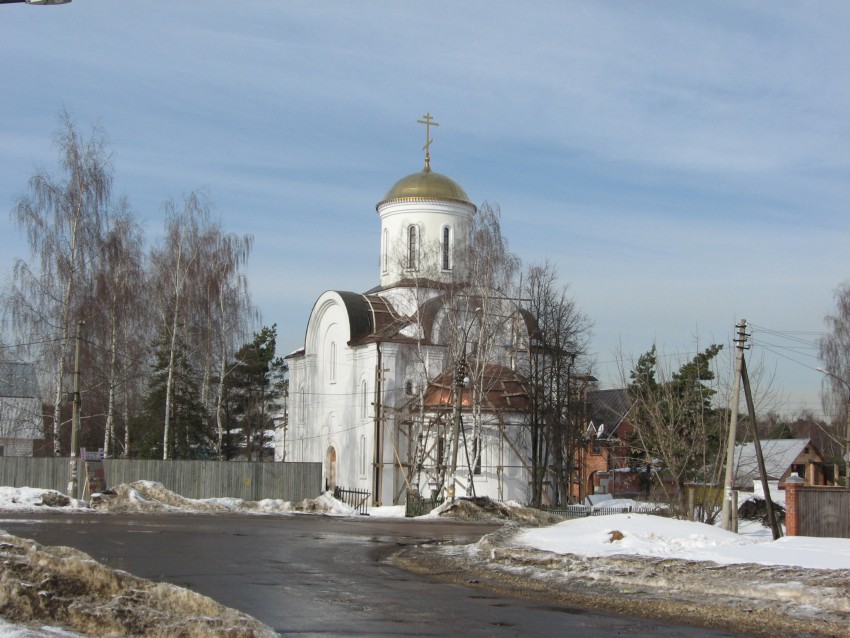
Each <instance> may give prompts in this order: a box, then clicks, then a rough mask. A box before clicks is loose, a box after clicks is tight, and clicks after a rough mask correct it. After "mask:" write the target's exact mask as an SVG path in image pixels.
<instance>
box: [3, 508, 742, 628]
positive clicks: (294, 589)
mask: <svg viewBox="0 0 850 638" xmlns="http://www.w3.org/2000/svg"><path fill="white" fill-rule="evenodd" d="M0 529H3V530H5V531H7V532H8V533H10V534H14V535H16V536H21V537H25V538H32V539H34V540H36V541H37V542H39V543H41V544H44V545H68V546H71V547H75V548H77V549H80V550H82V551H84V552H86V553H87V554H89V555H91V556H93V557H94V558H96V559H97V560H98V561H100V562H102V563H104V564H106V565H109V566H111V567H114V568H117V569H123V570H125V571H128V572H131V573H133V574H135V575H137V576H141V577H143V578H148V579H151V580H156V581H166V582H170V583H174V584H176V585H180V586H183V587H187V588H189V589H192V590H194V591H196V592H199V593H202V594H204V595H207V596H210V597H211V598H214V599H215V600H217V601H219V602H221V603H223V604H225V605H227V606H229V607H233V608H236V609H239V610H240V611H243V612H245V613H247V614H249V615H251V616H254V617H255V618H257V619H259V620H261V621H262V622H264V623H266V624H267V625H269V626H271V627H273V628H274V629H275V631H277V632H278V634H280V635H281V636H322V637H334V636H463V637H464V638H474V637H478V636H482V637H484V636H486V637H491V636H492V637H503V636H571V635H580V636H592V637H601V638H607V637H613V636H628V637H646V638H649V637H652V638H656V637H659V638H667V637H672V636H683V637H684V636H687V637H695V638H697V637H698V638H707V637H709V636H711V637H718V636H732V635H733V634H729V633H724V632H718V631H712V630H707V629H700V628H694V627H688V626H682V625H674V624H668V623H661V622H655V621H652V620H647V619H641V618H632V617H626V616H613V615H606V614H603V613H599V612H595V611H592V610H586V609H578V608H570V607H564V606H557V605H552V604H549V603H543V602H538V601H535V600H529V599H523V598H511V597H506V596H502V595H497V594H491V593H489V592H487V591H484V590H482V589H479V588H474V587H468V586H461V585H451V584H446V583H443V582H439V581H436V580H432V579H429V578H425V577H421V576H417V575H414V574H410V573H408V572H406V571H403V570H401V569H398V568H396V567H393V566H392V565H390V564H389V563H388V562H387V561H385V560H384V557H385V556H387V554H389V553H390V552H392V551H393V550H394V549H396V548H398V547H399V546H401V545H408V544H421V543H456V544H463V543H468V542H471V541H475V540H477V539H478V538H480V536H481V535H482V534H485V533H487V532H488V531H491V530H493V529H495V527H494V526H493V525H484V524H474V523H463V522H446V521H438V520H435V521H422V520H415V521H414V520H406V519H371V518H368V517H363V518H354V519H352V518H338V517H329V516H313V515H297V516H257V515H196V514H191V515H189V514H169V515H163V514H145V515H116V514H73V515H64V514H48V515H41V516H35V515H32V514H8V513H7V514H4V515H2V518H0Z"/></svg>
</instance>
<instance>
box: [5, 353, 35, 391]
mask: <svg viewBox="0 0 850 638" xmlns="http://www.w3.org/2000/svg"><path fill="white" fill-rule="evenodd" d="M0 397H16V398H27V399H37V398H39V397H40V393H39V390H38V378H37V377H36V374H35V367H34V366H33V364H31V363H22V362H19V361H3V362H0Z"/></svg>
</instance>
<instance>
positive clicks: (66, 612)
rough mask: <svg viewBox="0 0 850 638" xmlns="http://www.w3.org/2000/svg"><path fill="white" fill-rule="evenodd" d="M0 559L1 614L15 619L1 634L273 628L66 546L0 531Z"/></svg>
mask: <svg viewBox="0 0 850 638" xmlns="http://www.w3.org/2000/svg"><path fill="white" fill-rule="evenodd" d="M0 560H2V562H3V572H2V574H0V614H1V615H2V616H3V618H5V619H6V620H8V621H11V622H12V623H16V624H17V626H14V625H6V627H5V628H4V627H0V631H2V632H4V634H6V635H17V636H33V635H66V636H67V635H73V634H68V633H67V632H64V631H61V630H58V629H57V627H62V628H63V629H67V630H71V631H74V632H79V633H80V634H83V635H85V636H163V637H165V636H181V637H184V638H201V637H214V636H215V637H218V636H221V637H227V638H252V637H257V638H267V637H268V638H271V636H274V635H276V634H275V633H274V631H273V630H272V629H271V628H270V627H267V626H266V625H263V624H262V623H260V622H259V621H257V620H255V619H253V618H251V617H250V616H247V615H245V614H243V613H241V612H238V611H236V610H233V609H230V608H228V607H225V606H223V605H220V604H219V603H217V602H215V601H214V600H212V599H211V598H207V597H206V596H202V595H200V594H197V593H195V592H192V591H189V590H187V589H183V588H181V587H177V586H175V585H170V584H165V583H154V582H151V581H148V580H144V579H142V578H137V577H135V576H132V575H130V574H128V573H126V572H122V571H115V570H111V569H109V568H107V567H104V566H103V565H101V564H100V563H98V562H97V561H95V560H93V559H92V558H91V557H90V556H88V555H87V554H84V553H82V552H79V551H77V550H75V549H71V548H68V547H44V546H41V545H39V544H38V543H36V542H34V541H31V540H27V539H22V538H18V537H16V536H11V535H8V534H3V533H0ZM45 623H49V627H44V624H45ZM23 626H25V627H27V629H24V628H23Z"/></svg>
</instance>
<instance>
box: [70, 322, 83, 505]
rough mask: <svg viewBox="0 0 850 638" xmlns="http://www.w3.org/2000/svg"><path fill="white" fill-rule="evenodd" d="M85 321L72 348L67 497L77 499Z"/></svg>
mask: <svg viewBox="0 0 850 638" xmlns="http://www.w3.org/2000/svg"><path fill="white" fill-rule="evenodd" d="M84 323H85V321H79V322H77V334H76V337H75V339H76V342H75V346H74V392H73V395H72V399H73V410H72V412H71V460H70V462H69V467H68V471H69V478H68V496H70V497H71V498H77V486H78V479H77V436H78V433H79V430H80V332H81V331H82V329H83V324H84Z"/></svg>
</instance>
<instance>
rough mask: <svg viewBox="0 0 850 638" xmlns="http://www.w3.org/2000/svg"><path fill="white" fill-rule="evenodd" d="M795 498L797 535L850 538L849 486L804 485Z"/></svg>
mask: <svg viewBox="0 0 850 638" xmlns="http://www.w3.org/2000/svg"><path fill="white" fill-rule="evenodd" d="M786 489H787V484H786ZM796 499H797V502H796V508H797V511H796V515H797V529H796V532H797V535H798V536H819V537H831V538H850V490H846V489H840V488H835V487H824V488H817V487H804V488H800V489H798V490H797V493H796ZM786 500H787V499H786ZM786 520H787V516H786Z"/></svg>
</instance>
